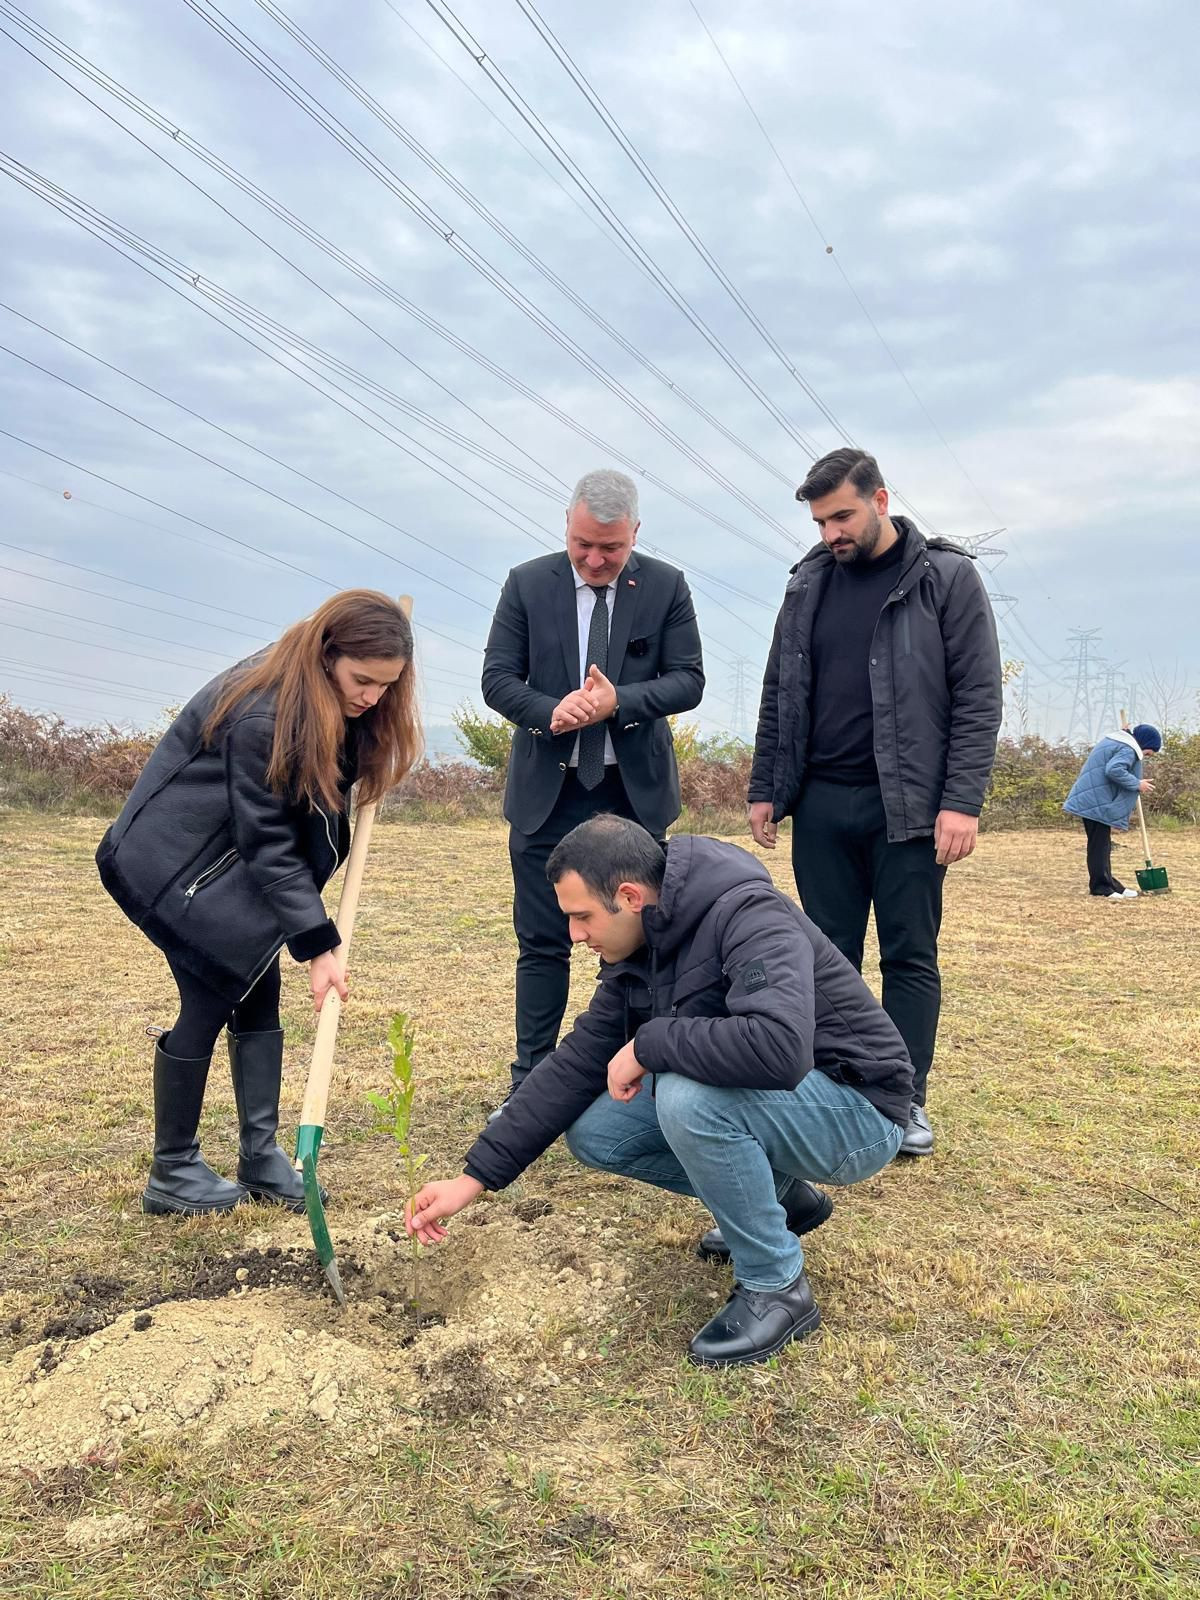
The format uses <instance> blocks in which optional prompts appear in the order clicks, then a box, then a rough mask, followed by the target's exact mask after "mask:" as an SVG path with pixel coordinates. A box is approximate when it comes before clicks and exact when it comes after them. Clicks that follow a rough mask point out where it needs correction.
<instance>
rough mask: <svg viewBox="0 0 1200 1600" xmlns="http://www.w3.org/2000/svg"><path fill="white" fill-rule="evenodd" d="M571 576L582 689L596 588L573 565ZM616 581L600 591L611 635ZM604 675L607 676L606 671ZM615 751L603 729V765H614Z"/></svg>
mask: <svg viewBox="0 0 1200 1600" xmlns="http://www.w3.org/2000/svg"><path fill="white" fill-rule="evenodd" d="M571 576H572V577H573V578H574V579H575V611H576V615H577V616H578V618H579V687H580V688H581V689H582V688H583V686H584V684H585V683H586V681H587V675H588V668H589V667H590V666H591V664H592V663H591V662H590V661H589V660H588V658H587V647H588V634H589V633H590V632H591V627H592V611H593V610H594V609H595V605H596V600H595V595H596V589H595V588H594V587H593V585H592V584H590V583H585V582H584V581H583V579H582V578H581V577H580V576H579V573H578V572H577V571H576V570H575V568H574V567H572V568H571ZM616 589H617V581H616V579H615V578H614V579H613V581H612V582H611V583H610V584H607V585H606V586H605V588H604V589H602V590H601V591H600V592H601V593H602V594H603V595H604V605H605V609H606V610H607V612H608V631H609V635H610V637H611V635H612V613H613V595H614V594H615V593H616ZM604 676H605V677H606V678H607V677H608V673H607V672H606V673H605V674H604ZM616 760H617V753H616V751H615V750H614V749H613V743H612V737H611V735H610V734H609V731H608V729H607V728H605V730H604V765H605V766H606V767H611V766H615V764H616ZM567 765H568V766H569V767H577V766H578V765H579V735H578V734H576V735H575V744H574V747H573V748H572V750H571V759H570V760H569V761H568V762H567Z"/></svg>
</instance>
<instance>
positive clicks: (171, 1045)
mask: <svg viewBox="0 0 1200 1600" xmlns="http://www.w3.org/2000/svg"><path fill="white" fill-rule="evenodd" d="M167 965H168V966H169V967H170V969H171V976H172V977H173V978H174V979H175V985H176V987H177V988H178V990H179V1016H178V1018H177V1019H176V1022H175V1025H174V1027H173V1028H172V1029H171V1031H170V1032H169V1033H168V1034H167V1035H166V1036H165V1038H163V1039H162V1040H161V1041H160V1043H161V1045H162V1048H163V1049H164V1050H165V1051H166V1052H167V1054H168V1055H172V1056H176V1057H178V1058H179V1059H180V1060H184V1061H197V1060H200V1059H201V1058H202V1057H206V1056H211V1055H212V1053H213V1049H214V1047H215V1046H216V1042H217V1040H218V1038H219V1037H220V1034H221V1029H222V1028H224V1027H225V1026H226V1025H227V1024H228V1026H229V1027H231V1028H232V1029H233V1031H234V1032H235V1033H267V1032H270V1031H271V1030H272V1029H274V1028H278V1027H279V962H278V960H275V961H272V963H271V965H270V966H269V967H268V968H267V970H266V971H265V972H264V973H263V975H262V977H261V978H260V979H259V980H258V982H257V983H256V984H255V985H254V987H253V989H251V991H250V993H249V994H248V995H247V996H246V998H245V999H244V1000H242V1001H241V1002H240V1003H239V1004H238V1005H236V1006H231V1005H230V1004H229V1001H228V1000H226V999H223V998H222V996H221V995H219V994H217V993H216V992H215V990H213V989H210V988H209V987H208V985H207V984H206V983H202V982H201V980H200V979H199V978H197V977H196V975H195V973H193V972H189V971H188V969H187V968H186V967H181V966H180V965H179V964H178V963H177V962H174V961H171V960H169V959H168V962H167Z"/></svg>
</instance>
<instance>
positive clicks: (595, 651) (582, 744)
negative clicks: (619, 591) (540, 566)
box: [579, 588, 608, 789]
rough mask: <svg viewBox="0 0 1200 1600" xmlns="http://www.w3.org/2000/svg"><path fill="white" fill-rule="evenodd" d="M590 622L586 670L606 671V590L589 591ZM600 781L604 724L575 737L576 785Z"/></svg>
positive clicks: (587, 785)
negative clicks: (590, 604)
mask: <svg viewBox="0 0 1200 1600" xmlns="http://www.w3.org/2000/svg"><path fill="white" fill-rule="evenodd" d="M592 595H593V599H592V620H591V624H590V626H589V627H588V642H587V662H586V664H585V681H586V671H587V669H588V668H590V667H593V666H596V667H599V668H600V671H601V672H604V673H607V671H608V590H607V588H601V589H593V590H592ZM603 779H604V724H603V723H602V722H595V723H593V724H592V726H591V727H589V728H584V729H583V731H582V732H581V733H580V735H579V781H580V783H581V784H582V785H583V787H584V788H585V789H594V788H595V787H596V785H597V784H598V783H601V782H602V781H603Z"/></svg>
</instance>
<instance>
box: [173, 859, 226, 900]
mask: <svg viewBox="0 0 1200 1600" xmlns="http://www.w3.org/2000/svg"><path fill="white" fill-rule="evenodd" d="M237 858H238V853H237V851H236V850H226V852H225V854H224V855H223V856H222V857H221V858H220V860H219V861H214V862H213V864H212V866H211V867H205V869H204V871H203V872H201V873H200V874H199V875H198V876H197V877H195V878H193V879H192V881H191V883H189V884H188V886H187V888H186V889H185V890H184V891H183V898H184V899H185V900H190V899H191V898H192V896H193V895H194V894H195V893H196V891H197V889H204V888H207V887H208V885H209V884H210V883H211V882H212V881H213V879H214V878H219V877H220V876H221V874H222V873H223V872H227V871H228V870H229V868H230V867H231V866H232V865H233V863H234V862H235V861H236V860H237Z"/></svg>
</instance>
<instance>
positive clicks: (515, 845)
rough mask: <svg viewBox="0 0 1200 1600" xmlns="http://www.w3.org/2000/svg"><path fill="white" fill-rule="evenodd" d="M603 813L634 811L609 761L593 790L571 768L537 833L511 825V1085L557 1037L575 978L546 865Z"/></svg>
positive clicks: (563, 921) (564, 926)
mask: <svg viewBox="0 0 1200 1600" xmlns="http://www.w3.org/2000/svg"><path fill="white" fill-rule="evenodd" d="M602 811H612V812H615V813H616V815H617V816H619V817H633V815H634V813H633V807H632V806H631V805H630V803H629V797H628V795H627V794H626V793H625V785H624V784H623V783H622V782H621V774H620V773H619V772H618V770H617V768H616V766H615V765H609V766H607V767H605V769H604V778H603V780H602V781H601V782H600V783H599V784H598V785H597V787H596V788H594V789H585V788H584V787H583V785H582V784H581V783H580V781H579V777H578V774H577V771H576V769H575V768H574V767H568V769H567V775H566V777H565V778H564V779H563V786H562V793H561V794H560V795H559V797H558V802H557V804H556V805H555V807H554V810H553V811H552V812H551V813H550V815H549V816H548V817H547V819H546V821H545V822H544V823H543V824H542V826H541V827H540V828H539V829H538V830H537V832H536V833H520V832H519V831H518V830H517V829H516V828H511V829H510V830H509V835H508V854H509V858H510V860H511V861H512V873H513V928H514V929H515V931H516V935H517V945H518V948H519V951H520V954H519V955H518V956H517V1050H516V1056H515V1059H514V1061H513V1064H512V1081H513V1084H514V1086H515V1085H516V1084H518V1083H520V1081H521V1079H522V1078H524V1077H525V1075H526V1074H527V1073H528V1072H529V1071H530V1070H531V1068H533V1067H535V1066H536V1065H537V1064H538V1062H539V1061H540V1060H541V1059H542V1057H543V1056H548V1055H549V1054H550V1052H551V1051H552V1050H553V1049H554V1047H555V1045H556V1044H557V1043H558V1030H559V1028H560V1027H561V1026H562V1019H563V1013H564V1012H565V1011H566V1009H567V993H568V990H569V989H570V984H571V935H570V932H569V929H568V925H567V919H566V917H564V916H563V914H562V912H561V910H560V909H559V905H558V899H557V897H556V895H555V893H554V890H553V888H552V887H551V885H550V884H549V883H547V882H546V863H547V862H548V861H549V859H550V852H551V851H552V850H553V849H554V847H555V845H556V844H558V842H559V841H560V840H561V839H564V838H565V837H566V836H567V834H568V833H570V831H571V829H572V828H575V827H578V825H579V824H580V823H581V822H586V821H587V819H588V818H589V817H594V816H598V815H599V814H600V812H602Z"/></svg>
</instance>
